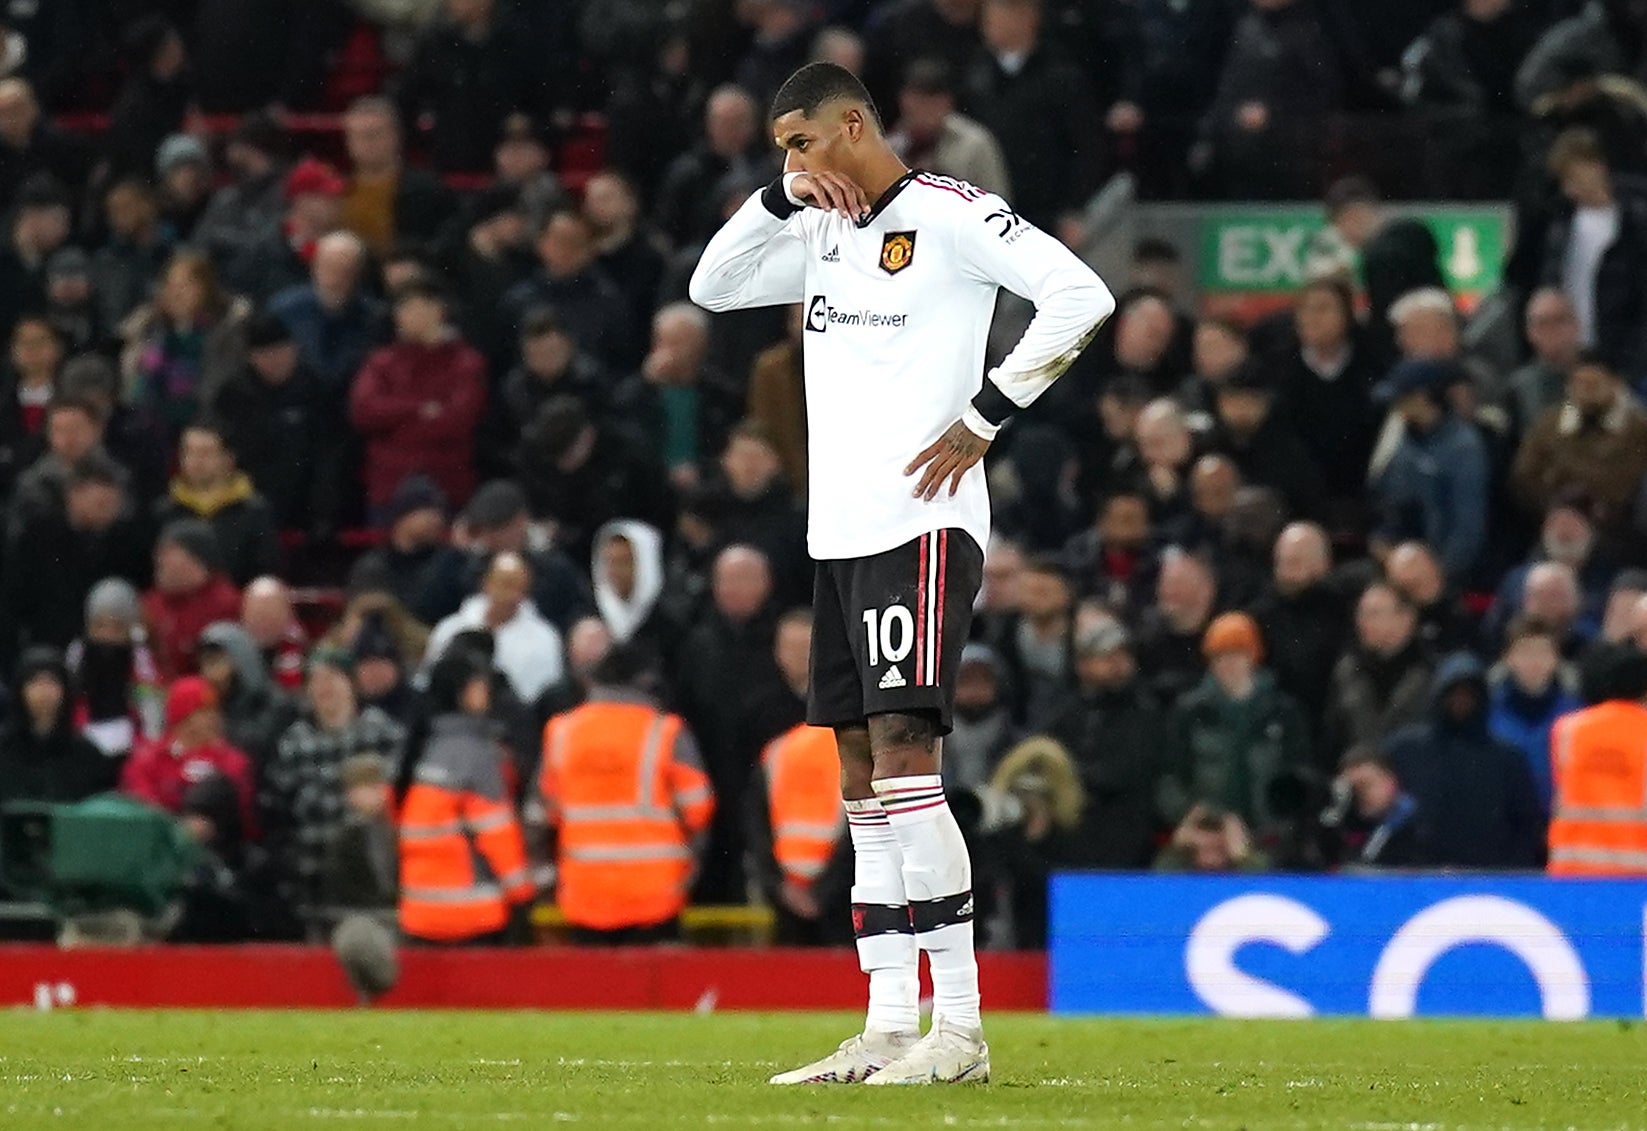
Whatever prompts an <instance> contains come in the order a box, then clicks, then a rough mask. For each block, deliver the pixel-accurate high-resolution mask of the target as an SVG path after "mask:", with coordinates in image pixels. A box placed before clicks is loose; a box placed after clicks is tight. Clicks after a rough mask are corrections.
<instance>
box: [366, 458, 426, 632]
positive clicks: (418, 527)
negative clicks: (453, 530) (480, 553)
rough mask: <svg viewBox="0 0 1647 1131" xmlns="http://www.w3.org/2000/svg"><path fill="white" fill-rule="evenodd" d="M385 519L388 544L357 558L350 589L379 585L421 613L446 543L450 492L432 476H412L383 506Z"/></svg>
mask: <svg viewBox="0 0 1647 1131" xmlns="http://www.w3.org/2000/svg"><path fill="white" fill-rule="evenodd" d="M382 519H383V522H382V529H383V532H384V535H385V537H384V544H383V545H381V546H379V547H378V548H376V549H374V550H370V551H368V552H367V553H365V554H363V555H362V556H361V557H360V558H358V559H356V561H355V564H354V568H353V569H351V570H350V572H349V588H350V589H351V590H352V591H355V592H361V591H365V590H368V589H380V590H383V591H386V592H388V593H392V594H394V596H395V599H396V600H398V601H399V602H400V603H401V604H402V605H404V606H406V608H408V609H411V610H414V611H421V610H419V602H420V601H421V600H422V598H423V593H424V588H425V585H426V584H427V581H428V577H429V571H430V567H431V563H433V562H434V560H435V559H436V557H437V556H438V555H439V554H440V552H441V550H442V549H443V548H444V547H445V545H446V533H447V532H446V496H445V495H444V494H443V493H442V492H441V489H440V487H439V485H438V484H436V483H435V481H434V480H433V479H430V478H429V477H428V476H427V475H423V474H421V473H414V474H412V475H408V476H407V477H406V478H405V479H402V480H401V481H400V483H399V484H398V485H397V486H396V487H395V492H394V494H393V495H390V496H389V501H388V502H387V503H386V504H384V507H383V514H382ZM448 611H449V610H448Z"/></svg>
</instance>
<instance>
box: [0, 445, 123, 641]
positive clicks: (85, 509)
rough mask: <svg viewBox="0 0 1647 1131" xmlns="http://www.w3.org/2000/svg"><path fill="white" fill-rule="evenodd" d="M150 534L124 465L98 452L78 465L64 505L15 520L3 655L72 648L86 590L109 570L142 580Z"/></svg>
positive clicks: (2, 613) (1, 621)
mask: <svg viewBox="0 0 1647 1131" xmlns="http://www.w3.org/2000/svg"><path fill="white" fill-rule="evenodd" d="M144 546H145V536H144V530H143V527H142V525H141V524H140V523H138V522H137V521H135V520H134V519H133V517H132V513H131V506H130V503H129V500H128V498H127V495H126V487H125V482H124V476H123V475H122V474H121V471H120V468H119V467H118V466H117V465H115V463H114V462H113V461H112V460H110V459H109V457H108V456H106V455H103V454H102V453H100V452H94V453H92V454H90V455H88V456H86V458H84V459H82V460H81V461H80V462H79V463H77V464H76V465H75V466H74V468H73V470H71V471H70V473H69V477H68V482H67V485H66V490H65V498H64V505H63V506H62V507H61V508H53V509H51V510H42V511H31V512H27V513H25V514H23V515H22V516H20V521H17V522H16V523H14V525H13V528H12V530H11V533H10V537H9V538H8V539H7V545H6V552H5V557H4V567H3V568H0V592H3V594H4V596H3V599H0V633H3V636H0V657H3V658H4V660H5V661H6V662H7V664H8V666H9V663H10V661H12V660H14V659H15V658H16V657H17V655H18V653H19V652H21V651H22V650H23V649H24V648H27V647H29V646H31V645H37V644H45V645H50V646H51V647H54V648H65V647H67V646H68V644H69V642H70V641H71V640H73V639H74V638H75V636H76V635H77V634H78V633H79V630H80V626H81V612H82V608H83V606H84V603H85V600H86V595H87V594H88V593H90V592H91V590H92V587H93V586H94V585H96V584H97V583H98V582H99V581H101V580H102V579H104V578H107V577H119V578H123V579H125V580H126V581H130V582H133V583H134V584H135V583H138V582H141V581H143V580H144V579H145V577H146V575H147V574H148V563H147V562H146V560H145V558H146V557H147V554H146V552H145V549H144Z"/></svg>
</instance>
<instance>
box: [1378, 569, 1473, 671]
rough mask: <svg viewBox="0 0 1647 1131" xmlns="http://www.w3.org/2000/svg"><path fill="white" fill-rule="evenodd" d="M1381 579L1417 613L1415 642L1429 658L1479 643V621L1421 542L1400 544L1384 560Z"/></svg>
mask: <svg viewBox="0 0 1647 1131" xmlns="http://www.w3.org/2000/svg"><path fill="white" fill-rule="evenodd" d="M1384 577H1385V579H1386V580H1388V581H1389V583H1390V584H1391V585H1393V586H1395V587H1396V588H1397V589H1399V590H1400V591H1401V593H1402V595H1403V596H1405V597H1406V598H1407V600H1408V601H1409V602H1410V603H1411V604H1412V606H1413V608H1414V610H1416V611H1417V613H1418V640H1419V643H1420V644H1422V645H1423V646H1424V648H1425V649H1427V650H1428V651H1429V653H1430V655H1432V656H1444V655H1446V654H1447V653H1449V652H1456V651H1458V650H1459V649H1460V648H1465V649H1468V648H1471V647H1474V646H1475V644H1476V643H1477V642H1478V640H1479V632H1480V628H1481V623H1480V618H1479V617H1475V616H1472V615H1471V614H1470V612H1469V610H1468V609H1466V608H1465V607H1464V603H1463V601H1462V600H1461V599H1460V598H1459V597H1458V596H1456V595H1455V594H1454V592H1453V591H1452V590H1450V589H1449V588H1448V587H1447V575H1446V573H1445V572H1443V570H1442V568H1441V562H1440V560H1439V559H1438V558H1437V557H1436V556H1435V551H1434V550H1432V549H1430V548H1429V547H1428V546H1426V545H1425V544H1424V543H1422V542H1403V543H1401V545H1399V546H1397V547H1396V548H1395V549H1393V550H1391V551H1390V556H1389V557H1387V558H1385V559H1384Z"/></svg>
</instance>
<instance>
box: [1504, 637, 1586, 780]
mask: <svg viewBox="0 0 1647 1131" xmlns="http://www.w3.org/2000/svg"><path fill="white" fill-rule="evenodd" d="M1504 639H1505V644H1504V655H1503V657H1502V658H1501V659H1500V660H1499V663H1498V667H1497V668H1496V669H1495V671H1494V673H1493V677H1492V680H1491V698H1490V702H1489V704H1488V709H1487V729H1488V730H1489V731H1490V732H1491V733H1492V736H1493V737H1494V738H1496V739H1499V740H1500V741H1502V742H1507V743H1509V744H1510V745H1511V746H1514V747H1515V748H1516V749H1517V750H1520V751H1521V754H1522V757H1524V758H1525V759H1526V760H1527V769H1528V770H1529V771H1530V772H1531V773H1532V775H1533V782H1534V784H1536V785H1537V787H1538V801H1539V805H1540V807H1541V808H1542V810H1543V811H1544V812H1545V813H1548V812H1549V811H1550V789H1551V780H1550V775H1551V768H1550V731H1551V728H1552V727H1554V726H1555V723H1556V720H1557V719H1559V718H1561V717H1562V716H1563V715H1566V714H1569V713H1570V712H1573V711H1576V710H1578V709H1579V707H1580V706H1582V704H1580V703H1579V701H1578V696H1577V695H1575V694H1573V691H1572V688H1571V687H1570V686H1568V684H1567V682H1566V681H1565V680H1564V679H1563V678H1562V677H1563V672H1562V662H1561V648H1560V644H1561V642H1560V640H1559V639H1558V637H1557V636H1556V633H1555V630H1554V629H1552V628H1551V627H1550V626H1549V625H1547V624H1545V623H1544V622H1542V621H1537V620H1532V619H1530V618H1526V617H1521V618H1518V619H1517V620H1515V621H1512V622H1511V624H1510V629H1509V631H1508V632H1507V633H1506V634H1505V638H1504Z"/></svg>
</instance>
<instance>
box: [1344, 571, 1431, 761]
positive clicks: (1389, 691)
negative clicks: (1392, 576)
mask: <svg viewBox="0 0 1647 1131" xmlns="http://www.w3.org/2000/svg"><path fill="white" fill-rule="evenodd" d="M1434 673H1435V665H1434V663H1433V662H1432V660H1431V659H1430V656H1429V653H1428V651H1427V650H1426V649H1425V648H1424V645H1423V642H1422V641H1421V640H1420V639H1419V637H1418V613H1417V610H1415V609H1414V608H1413V605H1412V602H1411V601H1409V600H1408V599H1407V597H1406V595H1405V594H1404V593H1402V592H1401V590H1399V589H1397V588H1396V587H1395V586H1393V585H1391V584H1389V583H1388V582H1384V581H1375V582H1374V583H1373V584H1371V585H1369V586H1367V588H1366V589H1365V590H1364V591H1363V592H1362V594H1361V598H1360V600H1358V601H1357V602H1356V606H1355V641H1354V643H1353V644H1352V645H1351V646H1350V648H1349V649H1348V650H1347V651H1345V653H1344V654H1343V655H1342V656H1340V657H1339V658H1338V662H1337V664H1336V665H1334V667H1333V669H1332V687H1331V691H1330V694H1329V695H1328V698H1327V710H1326V717H1325V720H1324V722H1323V729H1322V735H1321V749H1320V754H1321V759H1320V760H1321V762H1322V764H1324V765H1329V766H1330V765H1335V764H1337V762H1338V761H1339V760H1340V759H1341V758H1342V757H1343V756H1344V753H1345V752H1346V751H1348V750H1349V749H1350V747H1352V746H1355V745H1357V744H1359V743H1363V742H1372V743H1377V742H1382V741H1383V740H1384V739H1385V738H1388V737H1389V736H1390V734H1392V733H1393V732H1394V731H1396V730H1397V729H1398V728H1400V727H1403V726H1406V725H1407V724H1408V723H1412V722H1417V721H1418V720H1419V719H1420V718H1421V717H1423V714H1424V705H1425V704H1426V703H1427V702H1428V700H1429V690H1428V689H1429V686H1430V679H1431V677H1432V676H1433V675H1434Z"/></svg>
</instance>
